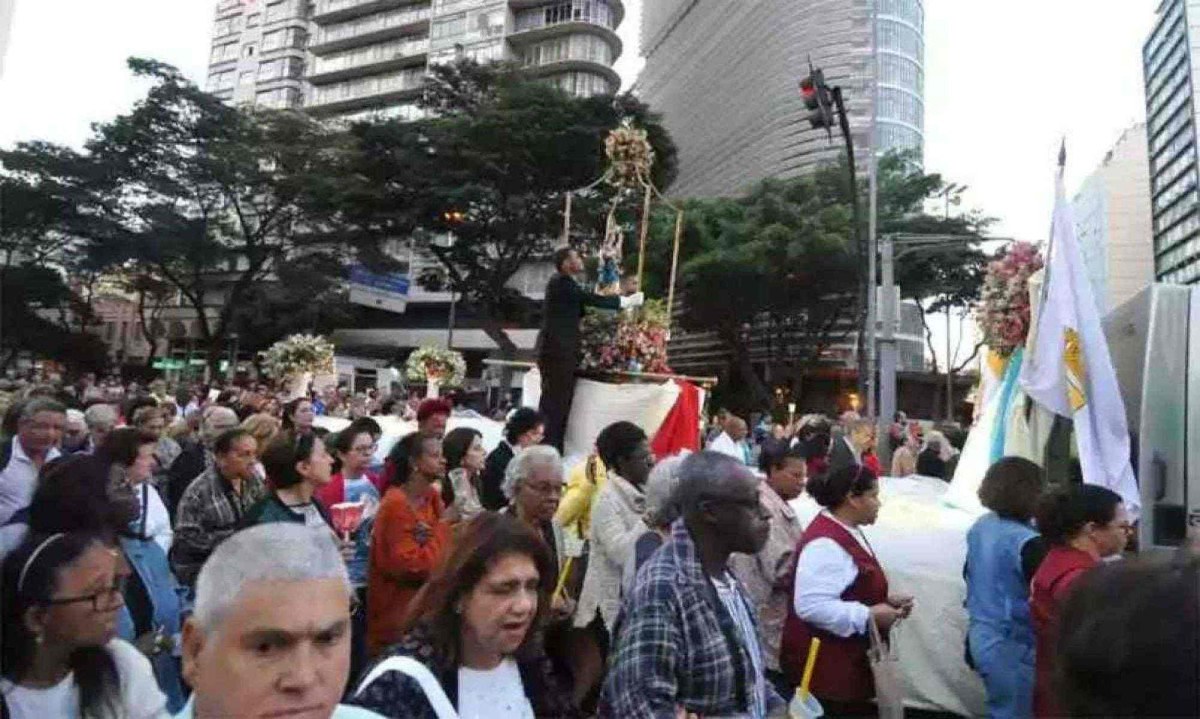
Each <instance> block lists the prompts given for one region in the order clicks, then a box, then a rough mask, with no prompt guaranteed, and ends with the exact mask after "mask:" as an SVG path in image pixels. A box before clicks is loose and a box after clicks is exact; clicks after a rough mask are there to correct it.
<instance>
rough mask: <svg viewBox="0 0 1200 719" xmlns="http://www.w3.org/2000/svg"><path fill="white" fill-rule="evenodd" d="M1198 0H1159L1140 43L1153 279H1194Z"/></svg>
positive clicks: (1198, 223) (1198, 275) (1198, 270)
mask: <svg viewBox="0 0 1200 719" xmlns="http://www.w3.org/2000/svg"><path fill="white" fill-rule="evenodd" d="M1198 22H1200V0H1163V2H1162V3H1161V4H1160V5H1159V7H1158V20H1157V22H1156V23H1155V25H1154V29H1153V30H1152V31H1151V32H1150V37H1149V38H1148V39H1147V40H1146V44H1145V45H1143V46H1142V66H1143V69H1144V72H1145V81H1146V137H1147V151H1148V153H1149V158H1150V202H1151V208H1150V212H1151V217H1152V218H1153V232H1154V275H1155V278H1156V279H1157V280H1158V281H1159V282H1172V283H1185V284H1193V283H1195V282H1197V281H1198V280H1200V261H1198V260H1200V215H1197V207H1198V206H1200V194H1198V191H1197V179H1198V176H1197V154H1196V152H1197V151H1196V88H1195V79H1194V78H1193V77H1192V74H1193V72H1192V63H1193V62H1194V61H1195V57H1196V48H1197V45H1200V37H1197V36H1196V34H1195V31H1189V26H1191V25H1194V24H1195V23H1198Z"/></svg>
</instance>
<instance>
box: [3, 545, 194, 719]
mask: <svg viewBox="0 0 1200 719" xmlns="http://www.w3.org/2000/svg"><path fill="white" fill-rule="evenodd" d="M122 565H123V563H122V561H121V559H120V555H119V553H118V552H117V551H115V550H114V549H113V548H112V546H111V545H109V544H108V543H107V542H106V541H105V540H103V539H101V538H99V537H97V536H96V535H93V534H88V533H74V532H72V533H55V534H49V535H42V534H34V535H31V536H29V537H28V538H27V539H26V541H25V542H24V544H22V546H21V547H19V548H18V549H17V551H15V552H14V553H13V554H12V555H10V556H9V557H8V558H7V559H6V560H5V562H4V570H3V582H2V587H3V588H2V591H0V594H2V597H3V600H2V606H3V618H2V624H3V636H4V642H3V651H2V654H0V667H3V669H2V670H0V704H2V707H0V708H2V710H3V711H2V713H3V714H4V715H5V716H8V717H11V718H12V719H49V718H50V717H54V719H60V718H61V719H82V718H83V717H87V718H88V719H159V718H165V717H169V716H170V715H169V714H168V713H167V706H166V697H164V696H163V693H162V691H160V690H159V688H158V686H157V685H156V683H155V678H154V673H153V672H152V671H151V667H150V663H149V662H148V661H147V660H146V657H145V656H143V655H142V654H141V653H140V652H138V651H137V649H135V648H134V647H133V646H131V645H130V644H128V643H126V642H124V641H122V640H120V639H117V638H116V633H117V623H118V614H119V612H120V610H121V609H122V607H123V606H124V600H123V596H122V591H123V584H124V582H123V580H122V576H121V575H122V572H123V571H125V570H124V568H123V566H122Z"/></svg>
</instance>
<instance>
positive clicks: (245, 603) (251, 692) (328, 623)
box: [176, 522, 379, 719]
mask: <svg viewBox="0 0 1200 719" xmlns="http://www.w3.org/2000/svg"><path fill="white" fill-rule="evenodd" d="M351 596H352V589H351V587H350V579H349V577H348V576H347V574H346V565H345V563H344V562H343V561H342V557H341V554H340V553H339V552H338V548H337V545H336V544H334V541H333V535H332V534H331V533H330V532H329V531H327V530H313V529H310V528H308V527H305V526H304V525H300V524H292V523H289V522H275V523H269V524H260V525H258V526H256V527H252V528H250V529H247V530H244V531H242V532H239V533H237V534H235V535H233V536H231V537H230V538H229V539H227V540H225V541H224V542H222V543H221V544H220V545H219V546H218V547H217V548H216V550H215V551H213V553H212V555H211V556H209V558H208V561H206V562H205V563H204V568H203V569H201V570H200V576H199V578H198V579H197V580H196V605H195V611H194V613H193V614H192V616H191V617H190V618H189V619H188V620H187V624H185V625H184V628H183V675H184V678H186V679H187V681H188V683H189V684H190V685H191V686H192V688H193V690H194V693H193V694H192V698H191V700H189V701H188V704H187V706H185V707H184V709H183V711H182V712H181V713H180V714H179V715H178V716H177V718H176V719H210V718H211V719H215V718H216V717H259V716H285V715H286V716H303V717H309V718H311V719H378V717H379V715H378V714H375V713H374V712H371V711H368V710H366V709H361V708H358V707H348V706H341V705H339V704H338V701H339V699H340V698H341V696H342V692H343V691H344V690H345V688H346V679H347V676H348V675H349V673H350V600H351Z"/></svg>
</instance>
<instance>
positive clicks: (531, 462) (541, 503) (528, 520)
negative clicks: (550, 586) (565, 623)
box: [501, 444, 575, 621]
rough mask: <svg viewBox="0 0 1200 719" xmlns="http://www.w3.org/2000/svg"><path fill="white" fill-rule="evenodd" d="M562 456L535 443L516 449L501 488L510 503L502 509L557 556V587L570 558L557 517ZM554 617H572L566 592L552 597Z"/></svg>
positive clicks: (552, 613) (571, 608)
mask: <svg viewBox="0 0 1200 719" xmlns="http://www.w3.org/2000/svg"><path fill="white" fill-rule="evenodd" d="M563 474H564V471H563V461H562V456H561V455H560V454H559V453H558V450H557V449H555V448H554V447H550V446H548V445H544V444H535V445H533V446H531V447H526V448H525V449H522V450H520V451H519V452H517V455H516V456H515V457H513V459H512V461H511V462H509V463H508V468H507V469H506V470H505V472H504V483H503V484H502V485H501V490H502V491H503V492H504V496H505V497H507V498H508V506H507V507H505V508H504V509H503V510H501V511H502V512H503V513H505V514H509V515H512V516H514V517H516V518H517V519H519V520H521V521H522V522H524V523H525V524H527V525H529V527H530V528H532V529H533V530H534V531H535V532H537V533H538V534H540V535H541V537H542V539H543V540H545V542H546V546H548V547H549V548H550V553H551V555H552V556H553V557H554V560H555V562H554V566H555V572H554V574H555V576H554V586H556V587H557V586H558V584H559V582H558V573H559V572H560V571H562V570H563V568H564V567H565V565H566V561H567V556H568V554H567V546H566V538H565V536H564V535H563V528H562V525H560V524H559V523H558V522H557V521H555V519H554V512H555V511H556V510H557V509H558V500H559V499H561V498H562V489H563ZM552 599H553V605H552V607H551V620H552V621H553V620H554V619H562V618H566V617H568V616H570V614H571V612H573V611H574V610H575V602H574V600H572V599H571V598H570V597H569V596H567V595H566V592H563V593H562V594H560V595H557V596H555V597H553V598H552Z"/></svg>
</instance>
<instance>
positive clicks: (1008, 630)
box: [963, 457, 1046, 719]
mask: <svg viewBox="0 0 1200 719" xmlns="http://www.w3.org/2000/svg"><path fill="white" fill-rule="evenodd" d="M1044 484H1045V482H1044V479H1043V474H1042V468H1041V467H1039V466H1037V465H1036V464H1034V463H1033V462H1030V461H1029V460H1027V459H1023V458H1021V457H1005V458H1003V459H1001V460H1000V461H998V462H996V463H995V464H993V465H992V466H991V467H990V468H989V469H988V471H987V474H985V475H984V477H983V483H982V484H981V485H980V486H979V501H980V502H982V503H983V506H984V507H986V508H988V509H989V510H991V511H989V512H988V513H987V514H985V515H983V516H982V517H980V518H979V519H977V520H976V521H975V524H973V525H972V526H971V529H970V530H969V531H968V532H967V563H966V568H965V569H964V570H963V576H965V577H966V580H967V614H968V615H969V616H970V628H969V630H968V632H967V652H968V653H967V656H968V657H969V658H970V660H971V664H972V666H973V667H975V669H976V671H978V672H979V675H980V676H981V677H983V683H984V686H985V687H986V688H987V703H988V716H990V717H998V718H1000V719H1006V718H1011V719H1020V718H1021V717H1028V716H1030V714H1031V713H1032V712H1033V673H1034V637H1033V624H1032V622H1031V620H1030V617H1029V583H1030V582H1031V581H1032V580H1033V575H1034V573H1035V572H1036V571H1037V568H1038V565H1040V564H1041V562H1042V558H1043V557H1045V556H1046V545H1045V542H1044V541H1042V538H1041V537H1040V536H1038V533H1037V530H1035V529H1034V528H1033V526H1032V520H1033V511H1034V508H1035V507H1036V505H1037V501H1038V497H1039V496H1041V493H1042V487H1043V486H1044Z"/></svg>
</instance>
